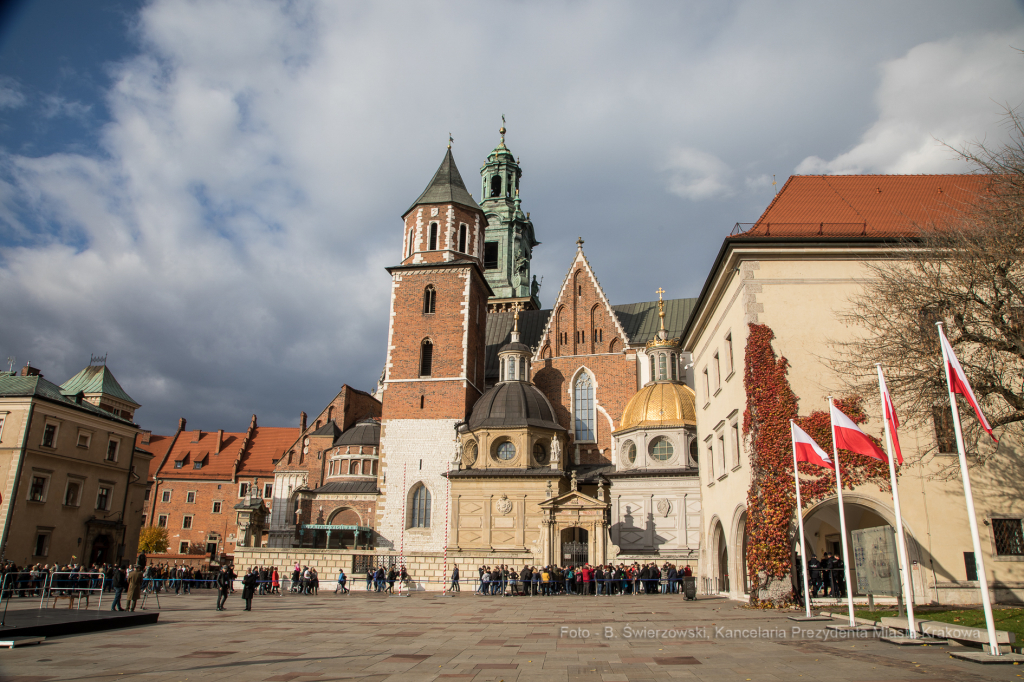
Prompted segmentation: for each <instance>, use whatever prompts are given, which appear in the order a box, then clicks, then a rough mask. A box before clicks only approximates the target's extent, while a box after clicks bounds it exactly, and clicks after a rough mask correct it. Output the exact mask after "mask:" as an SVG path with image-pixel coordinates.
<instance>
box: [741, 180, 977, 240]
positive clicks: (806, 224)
mask: <svg viewBox="0 0 1024 682" xmlns="http://www.w3.org/2000/svg"><path fill="white" fill-rule="evenodd" d="M991 182H992V180H991V178H990V177H989V176H987V175H793V176H790V178H789V179H788V180H787V181H786V184H785V185H783V187H782V190H780V191H779V193H778V194H777V195H776V196H775V198H774V199H773V200H772V202H771V203H770V204H769V205H768V208H767V209H765V211H764V213H763V214H761V217H760V218H759V219H758V221H757V222H756V223H754V224H753V225H752V226H750V227H749V229H747V230H745V231H743V232H740V233H738V234H733V235H730V237H729V239H735V240H739V239H743V238H749V237H813V238H820V237H825V238H830V237H831V238H842V237H874V238H900V237H912V236H914V235H916V234H917V233H918V231H919V230H920V228H921V227H925V226H928V225H929V224H932V223H940V222H942V221H944V220H948V219H950V218H955V216H956V214H957V213H958V212H959V211H963V210H965V209H968V208H970V205H971V201H972V200H973V199H974V198H975V197H977V195H979V194H981V193H982V192H984V191H986V190H987V189H988V187H989V186H990V185H991Z"/></svg>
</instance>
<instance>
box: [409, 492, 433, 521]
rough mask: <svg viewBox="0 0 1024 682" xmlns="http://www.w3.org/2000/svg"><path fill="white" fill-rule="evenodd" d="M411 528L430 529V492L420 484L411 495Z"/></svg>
mask: <svg viewBox="0 0 1024 682" xmlns="http://www.w3.org/2000/svg"><path fill="white" fill-rule="evenodd" d="M410 527H412V528H430V491H429V490H427V486H425V485H423V484H422V483H420V484H419V485H418V486H416V489H415V490H413V493H412V522H411V524H410Z"/></svg>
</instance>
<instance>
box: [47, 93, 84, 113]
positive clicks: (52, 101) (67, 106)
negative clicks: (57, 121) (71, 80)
mask: <svg viewBox="0 0 1024 682" xmlns="http://www.w3.org/2000/svg"><path fill="white" fill-rule="evenodd" d="M90 109H92V107H91V106H89V105H88V104H83V103H82V102H76V101H73V100H68V99H65V98H64V97H60V96H58V95H46V96H45V97H43V106H42V113H43V116H45V117H46V118H56V117H58V116H67V117H69V118H84V117H85V115H86V114H88V113H89V110H90Z"/></svg>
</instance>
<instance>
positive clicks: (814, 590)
mask: <svg viewBox="0 0 1024 682" xmlns="http://www.w3.org/2000/svg"><path fill="white" fill-rule="evenodd" d="M807 572H808V573H809V574H810V575H809V576H808V577H807V579H808V580H810V581H811V597H817V596H818V590H820V589H821V562H819V561H818V557H817V555H816V554H813V553H812V554H811V558H810V559H809V560H808V561H807Z"/></svg>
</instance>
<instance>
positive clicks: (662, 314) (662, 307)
mask: <svg viewBox="0 0 1024 682" xmlns="http://www.w3.org/2000/svg"><path fill="white" fill-rule="evenodd" d="M654 293H656V294H658V318H659V320H660V322H661V331H665V301H664V299H662V297H661V295H662V294H664V293H665V290H664V289H662V288H661V287H658V290H657V291H656V292H654Z"/></svg>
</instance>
